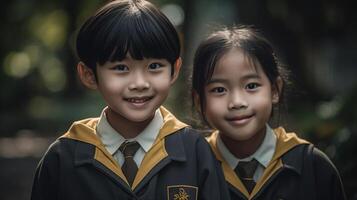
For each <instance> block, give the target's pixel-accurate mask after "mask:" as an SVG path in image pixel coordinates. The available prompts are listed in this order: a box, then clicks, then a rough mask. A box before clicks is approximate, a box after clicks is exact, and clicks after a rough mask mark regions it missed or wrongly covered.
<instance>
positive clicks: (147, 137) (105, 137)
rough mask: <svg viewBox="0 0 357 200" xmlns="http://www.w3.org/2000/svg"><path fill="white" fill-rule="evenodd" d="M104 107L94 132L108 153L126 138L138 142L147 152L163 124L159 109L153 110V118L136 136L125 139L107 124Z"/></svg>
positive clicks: (116, 148) (114, 149)
mask: <svg viewBox="0 0 357 200" xmlns="http://www.w3.org/2000/svg"><path fill="white" fill-rule="evenodd" d="M106 109H107V107H106V108H104V109H103V111H102V113H101V115H100V118H99V122H98V125H97V128H96V134H97V135H98V136H99V138H100V139H101V141H102V143H103V144H104V146H105V148H106V149H107V150H108V152H109V153H110V154H114V153H115V152H116V151H117V150H118V148H119V147H120V145H121V144H122V143H123V142H125V141H126V140H128V141H137V142H138V143H139V144H140V146H141V148H143V150H144V151H145V152H148V151H149V149H150V148H151V146H152V145H153V143H154V141H155V139H156V137H157V135H158V134H159V131H160V129H161V127H162V125H163V117H162V115H161V112H160V110H159V109H157V110H156V111H155V116H154V118H153V119H152V120H151V122H150V123H149V124H148V126H147V127H146V128H145V129H144V130H143V131H142V132H141V133H139V135H138V136H137V137H135V138H131V139H125V138H124V137H123V136H122V135H121V134H120V133H118V132H117V131H116V130H114V128H113V127H112V126H111V125H110V124H109V122H108V120H107V117H106V114H105V110H106Z"/></svg>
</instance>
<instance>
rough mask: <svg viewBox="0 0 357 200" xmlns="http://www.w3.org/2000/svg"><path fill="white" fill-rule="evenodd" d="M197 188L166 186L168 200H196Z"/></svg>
mask: <svg viewBox="0 0 357 200" xmlns="http://www.w3.org/2000/svg"><path fill="white" fill-rule="evenodd" d="M197 196H198V187H195V186H190V185H170V186H167V199H168V200H197Z"/></svg>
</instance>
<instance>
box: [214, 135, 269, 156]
mask: <svg viewBox="0 0 357 200" xmlns="http://www.w3.org/2000/svg"><path fill="white" fill-rule="evenodd" d="M265 134H266V128H264V129H263V130H261V131H260V132H259V133H257V134H255V135H254V136H253V137H251V138H249V139H248V140H244V141H238V140H233V139H232V138H229V137H227V136H226V135H224V134H220V137H221V139H222V142H223V143H224V145H225V146H226V147H227V149H228V150H229V151H230V152H231V153H232V154H233V155H234V156H235V157H236V158H238V159H243V158H246V157H249V156H251V155H253V154H254V153H255V152H256V151H257V150H258V148H259V147H260V145H261V144H262V143H263V140H264V137H265Z"/></svg>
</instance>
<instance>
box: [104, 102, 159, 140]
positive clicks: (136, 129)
mask: <svg viewBox="0 0 357 200" xmlns="http://www.w3.org/2000/svg"><path fill="white" fill-rule="evenodd" d="M106 117H107V120H108V122H109V124H110V126H111V127H113V129H114V130H116V131H117V132H118V133H120V135H122V136H123V137H124V138H125V139H129V138H135V137H136V136H138V135H139V134H140V133H141V132H142V131H143V130H144V129H145V128H146V127H147V126H148V124H149V123H150V122H151V120H152V119H153V118H154V115H153V116H152V117H151V118H149V119H147V120H145V121H142V122H133V121H130V120H128V119H126V118H125V117H123V116H122V115H120V114H118V113H116V112H113V111H112V110H111V109H110V108H108V109H107V110H106Z"/></svg>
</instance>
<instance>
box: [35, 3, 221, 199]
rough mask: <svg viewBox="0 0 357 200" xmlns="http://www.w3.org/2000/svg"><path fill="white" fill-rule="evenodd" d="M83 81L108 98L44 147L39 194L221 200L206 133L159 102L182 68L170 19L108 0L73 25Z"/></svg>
mask: <svg viewBox="0 0 357 200" xmlns="http://www.w3.org/2000/svg"><path fill="white" fill-rule="evenodd" d="M77 52H78V56H79V58H80V62H79V64H78V66H77V71H78V74H79V77H80V80H81V81H82V83H83V84H84V85H85V86H86V87H88V88H90V89H95V90H98V91H99V92H100V93H101V95H102V97H103V99H104V100H105V102H106V104H107V107H106V108H105V109H104V110H103V112H102V114H101V116H100V117H99V118H91V119H85V120H81V121H77V122H75V123H73V125H72V126H71V128H70V129H69V130H68V132H67V133H65V134H64V135H63V136H61V137H60V138H59V139H57V140H56V141H55V142H54V144H52V145H51V147H50V148H49V150H48V151H47V152H46V154H45V155H44V157H43V158H42V160H41V161H40V164H39V166H38V168H37V171H36V175H35V180H34V185H33V189H32V198H31V199H33V200H38V199H63V200H72V199H73V200H78V199H86V200H88V199H145V200H147V199H187V200H188V199H215V200H216V199H227V198H226V196H225V195H226V194H227V193H226V192H225V190H224V189H221V188H225V186H224V184H222V183H224V177H223V174H222V172H221V171H218V170H217V169H219V167H218V163H217V161H216V160H215V158H214V156H213V154H212V153H211V150H210V147H209V145H208V144H207V143H206V141H205V140H204V138H203V137H202V136H200V135H199V134H197V133H196V132H194V131H193V130H192V129H189V128H187V125H186V124H184V123H182V122H180V121H179V120H177V119H176V118H175V117H174V116H173V115H172V114H171V113H170V112H169V111H167V110H166V109H165V108H164V107H162V106H161V105H162V103H163V102H164V100H165V99H166V97H167V95H168V92H169V89H170V87H171V85H172V84H173V83H174V82H175V80H176V79H177V76H178V74H179V71H180V67H181V58H180V57H179V55H180V43H179V38H178V35H177V32H176V30H175V28H174V27H173V25H172V24H171V23H170V22H169V21H168V19H167V18H166V17H165V16H164V15H163V14H162V13H161V12H160V11H159V10H158V9H157V8H156V7H154V6H153V5H152V4H151V3H149V2H147V1H142V0H137V1H130V0H124V1H113V2H110V3H108V4H107V5H105V6H104V7H102V8H101V9H99V11H98V12H97V13H96V14H95V15H93V16H92V17H91V18H89V19H88V20H87V21H86V22H85V23H84V25H83V26H82V27H81V29H80V31H79V34H78V38H77Z"/></svg>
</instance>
